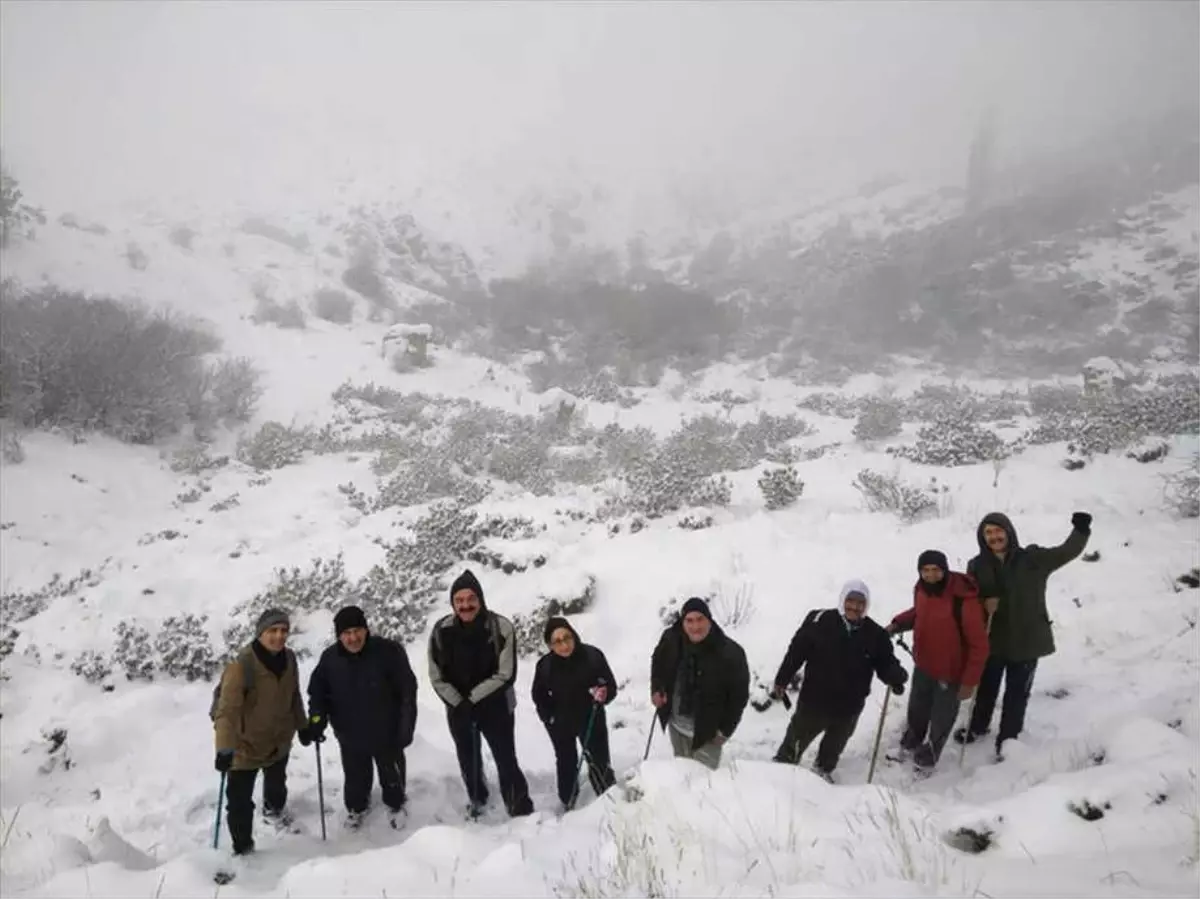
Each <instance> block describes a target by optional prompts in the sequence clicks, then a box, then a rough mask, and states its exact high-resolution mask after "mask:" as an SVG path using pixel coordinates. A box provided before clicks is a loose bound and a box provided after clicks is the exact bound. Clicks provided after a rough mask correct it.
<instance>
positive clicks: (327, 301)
mask: <svg viewBox="0 0 1200 899" xmlns="http://www.w3.org/2000/svg"><path fill="white" fill-rule="evenodd" d="M313 315H315V316H316V317H317V318H319V319H323V320H325V321H327V322H333V323H334V324H335V325H348V324H350V323H351V322H352V321H354V300H352V299H350V297H349V295H347V294H346V293H344V292H343V291H340V290H335V289H333V288H331V287H323V288H321V289H320V290H318V291H317V293H316V296H314V297H313Z"/></svg>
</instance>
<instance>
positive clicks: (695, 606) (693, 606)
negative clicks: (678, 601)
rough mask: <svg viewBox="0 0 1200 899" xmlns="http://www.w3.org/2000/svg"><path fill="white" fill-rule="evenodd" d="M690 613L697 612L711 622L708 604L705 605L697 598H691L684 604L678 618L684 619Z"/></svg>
mask: <svg viewBox="0 0 1200 899" xmlns="http://www.w3.org/2000/svg"><path fill="white" fill-rule="evenodd" d="M691 612H699V613H700V614H701V615H703V616H704V617H705V618H707V619H708V620H709V621H712V620H713V617H712V612H711V611H709V608H708V603H706V602H705V601H704V600H703V599H701V598H700V597H699V596H693V597H692V598H691V599H689V600H688V601H687V602H685V603H684V604H683V608H681V609H680V610H679V617H680V618H681V619H682V618H686V617H687V615H688V614H689V613H691Z"/></svg>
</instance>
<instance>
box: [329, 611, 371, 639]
mask: <svg viewBox="0 0 1200 899" xmlns="http://www.w3.org/2000/svg"><path fill="white" fill-rule="evenodd" d="M366 626H367V616H366V615H364V614H363V610H362V609H360V608H359V607H358V606H346V607H345V608H344V609H339V610H338V613H337V614H336V615H334V616H333V632H334V634H336V635H337V636H339V637H340V636H341V634H342V631H348V630H350V628H352V627H361V628H364V629H365V628H366Z"/></svg>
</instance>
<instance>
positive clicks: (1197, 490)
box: [1163, 455, 1200, 518]
mask: <svg viewBox="0 0 1200 899" xmlns="http://www.w3.org/2000/svg"><path fill="white" fill-rule="evenodd" d="M1163 480H1164V482H1165V483H1164V486H1163V497H1164V499H1165V500H1166V503H1167V508H1169V509H1170V510H1171V511H1172V512H1174V513H1175V514H1176V515H1178V516H1179V517H1180V518H1200V455H1193V456H1192V458H1191V462H1190V463H1189V465H1188V467H1187V468H1185V469H1183V470H1182V471H1177V472H1173V473H1172V474H1169V475H1166V476H1165V477H1164V478H1163Z"/></svg>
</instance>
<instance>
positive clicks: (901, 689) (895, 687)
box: [892, 684, 904, 696]
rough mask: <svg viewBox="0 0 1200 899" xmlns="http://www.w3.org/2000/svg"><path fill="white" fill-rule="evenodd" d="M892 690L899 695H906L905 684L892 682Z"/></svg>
mask: <svg viewBox="0 0 1200 899" xmlns="http://www.w3.org/2000/svg"><path fill="white" fill-rule="evenodd" d="M892 692H893V693H895V694H896V695H897V696H903V695H904V684H892Z"/></svg>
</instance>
